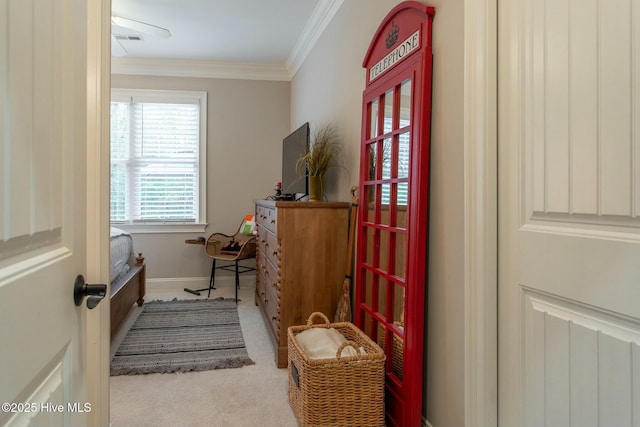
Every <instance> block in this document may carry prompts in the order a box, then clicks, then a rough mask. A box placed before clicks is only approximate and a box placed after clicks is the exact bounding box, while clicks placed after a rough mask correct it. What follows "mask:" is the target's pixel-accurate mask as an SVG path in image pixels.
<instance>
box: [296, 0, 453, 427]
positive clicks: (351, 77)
mask: <svg viewBox="0 0 640 427" xmlns="http://www.w3.org/2000/svg"><path fill="white" fill-rule="evenodd" d="M398 3H400V2H399V1H393V0H376V1H371V0H348V1H345V2H344V3H343V5H342V7H341V8H340V10H339V11H338V13H337V15H336V16H335V17H334V19H333V21H332V22H331V24H330V25H329V26H328V27H327V29H326V30H325V32H324V33H323V35H322V37H321V38H320V40H319V41H318V42H317V44H316V45H315V46H314V48H313V50H312V52H311V54H310V55H309V57H308V58H307V59H306V61H305V62H304V64H303V66H302V67H301V68H300V69H299V70H298V72H297V74H296V75H295V77H294V79H293V80H292V83H291V125H290V127H291V129H295V128H296V127H297V126H298V125H300V124H301V123H304V122H305V121H309V122H310V123H311V125H312V128H313V126H314V125H317V124H319V123H324V122H330V123H334V124H335V126H336V127H337V129H338V130H339V131H340V133H341V134H342V136H343V138H344V142H345V149H344V159H343V164H344V165H345V166H346V168H347V169H348V172H347V171H344V170H341V171H337V172H334V173H333V174H332V175H330V176H329V177H328V179H327V183H326V187H327V196H328V198H329V200H342V201H347V200H349V188H350V187H351V186H352V185H356V184H357V183H358V168H359V144H360V129H361V128H360V126H361V122H360V121H361V101H362V90H363V89H364V84H365V73H364V69H363V68H362V60H363V59H364V55H365V53H366V50H367V48H368V46H369V42H370V40H371V37H372V36H373V34H374V32H375V30H376V29H377V27H378V25H379V24H380V22H381V21H382V19H383V18H384V17H385V16H386V14H387V13H388V12H389V11H390V10H391V9H392V8H393V7H394V6H395V5H396V4H398ZM430 4H431V5H433V6H435V8H436V15H435V19H434V24H433V48H434V49H433V52H434V74H433V100H432V106H433V113H432V143H431V144H432V145H431V156H432V159H431V190H430V191H431V196H430V226H429V284H428V286H429V291H428V307H427V312H428V316H427V317H428V319H427V320H428V324H427V340H428V341H427V346H428V349H427V353H426V354H427V356H426V370H425V393H426V399H425V406H426V417H427V419H428V420H429V422H430V423H431V424H432V425H433V426H434V427H446V426H464V350H465V348H464V313H463V312H462V309H463V307H464V275H463V274H464V259H463V254H464V235H463V231H464V210H463V209H464V193H463V184H464V181H463V176H464V170H463V165H464V158H463V154H464V152H463V147H464V145H463V142H464V141H463V136H464V135H463V126H462V123H463V119H464V116H463V113H464V111H463V107H464V99H463V87H464V84H463V77H464V76H463V71H464V63H463V48H464V45H463V32H462V28H463V0H448V1H445V0H435V1H432V2H430Z"/></svg>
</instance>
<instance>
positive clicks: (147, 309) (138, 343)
mask: <svg viewBox="0 0 640 427" xmlns="http://www.w3.org/2000/svg"><path fill="white" fill-rule="evenodd" d="M253 363H254V362H253V361H252V360H251V359H250V358H249V355H248V354H247V349H246V347H245V344H244V338H243V337H242V331H241V329H240V320H239V318H238V309H237V306H236V303H235V301H234V300H233V299H222V298H219V299H206V300H184V301H176V300H174V301H152V302H149V303H147V304H145V305H144V306H143V310H142V313H140V316H139V317H138V318H137V319H136V321H135V322H134V324H133V326H132V327H131V329H130V330H129V332H128V333H127V335H126V336H125V338H124V340H123V341H122V344H120V347H119V348H118V350H117V351H116V354H115V356H114V357H113V359H112V360H111V375H136V374H149V373H167V372H188V371H206V370H210V369H221V368H239V367H241V366H244V365H252V364H253Z"/></svg>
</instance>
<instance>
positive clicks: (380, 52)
mask: <svg viewBox="0 0 640 427" xmlns="http://www.w3.org/2000/svg"><path fill="white" fill-rule="evenodd" d="M434 13H435V11H434V8H433V7H430V6H427V5H425V4H422V3H419V2H415V1H408V2H403V3H400V4H399V5H398V6H396V7H395V8H394V9H393V10H391V12H389V14H388V15H387V16H386V17H385V19H384V20H383V21H382V23H381V24H380V26H379V27H378V30H377V31H376V33H375V35H374V37H373V39H372V40H371V44H370V46H369V49H368V51H367V54H366V56H365V59H364V62H363V67H365V68H366V70H367V81H366V89H365V90H364V94H363V103H362V141H361V151H360V186H359V188H360V203H359V208H358V241H357V250H356V294H355V304H354V305H355V310H354V313H355V317H354V321H355V323H356V325H357V326H358V327H359V328H360V329H362V330H363V331H365V332H366V333H367V334H368V335H369V336H370V337H371V338H372V339H373V340H374V341H376V342H377V343H378V344H379V345H380V346H381V347H382V348H383V349H384V351H385V353H386V355H387V362H386V393H385V395H386V411H387V425H389V426H402V427H411V426H420V425H421V419H422V407H423V401H424V397H423V390H422V389H423V387H422V383H423V377H424V376H423V365H424V345H425V330H424V324H425V307H426V289H427V241H428V239H427V232H428V216H429V215H428V213H429V209H428V208H429V145H430V140H429V136H430V129H431V75H432V48H431V38H432V35H431V26H432V21H433V16H434Z"/></svg>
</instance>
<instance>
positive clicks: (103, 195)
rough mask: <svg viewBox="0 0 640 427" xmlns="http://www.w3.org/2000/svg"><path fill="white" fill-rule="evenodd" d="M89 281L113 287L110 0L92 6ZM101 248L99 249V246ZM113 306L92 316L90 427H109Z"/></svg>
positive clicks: (96, 0)
mask: <svg viewBox="0 0 640 427" xmlns="http://www.w3.org/2000/svg"><path fill="white" fill-rule="evenodd" d="M86 19H87V74H86V76H87V159H86V162H87V177H86V178H87V206H86V214H87V233H86V235H87V267H86V275H87V280H88V281H89V282H91V283H109V197H110V190H109V176H110V175H109V170H110V154H109V108H110V107H109V106H110V97H111V0H88V1H87V17H86ZM96 242H99V243H96ZM109 305H110V301H109V300H108V298H105V299H104V300H103V301H102V303H101V304H99V305H98V307H96V309H94V310H87V311H88V313H87V329H86V334H87V336H86V339H85V342H86V343H87V348H86V354H87V381H88V384H87V397H88V400H89V402H93V405H92V411H91V412H90V413H89V417H88V421H89V426H91V427H100V426H108V425H109V364H110V348H109V347H110V344H111V340H110V329H109V311H110V310H109V308H110V307H109Z"/></svg>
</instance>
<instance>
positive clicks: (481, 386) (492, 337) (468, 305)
mask: <svg viewBox="0 0 640 427" xmlns="http://www.w3.org/2000/svg"><path fill="white" fill-rule="evenodd" d="M497 7H498V2H497V0H464V34H465V36H464V63H465V65H464V105H465V107H464V108H465V110H464V127H465V128H464V171H465V177H464V183H465V184H464V188H465V194H464V203H465V207H464V215H465V218H464V224H465V230H464V236H465V243H464V248H465V253H464V260H465V262H464V265H465V268H464V277H465V279H464V295H465V298H464V313H465V319H464V324H465V328H464V329H465V337H464V342H465V366H464V370H465V371H464V372H465V373H464V394H465V395H464V400H465V403H464V407H465V426H467V427H471V426H487V427H489V426H496V425H498V329H497V318H498V303H497V295H498V246H497V242H498V205H497V203H498V181H497V171H498V164H497V147H498V133H497V117H498V109H497V98H498V84H497V83H498V82H497V77H498V75H497V50H498V42H497V29H498V13H497ZM436 19H437V11H436Z"/></svg>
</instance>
